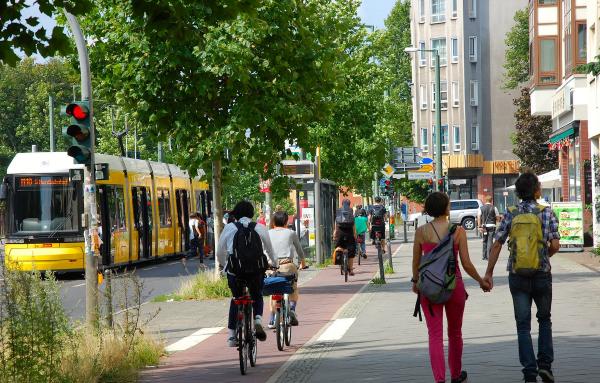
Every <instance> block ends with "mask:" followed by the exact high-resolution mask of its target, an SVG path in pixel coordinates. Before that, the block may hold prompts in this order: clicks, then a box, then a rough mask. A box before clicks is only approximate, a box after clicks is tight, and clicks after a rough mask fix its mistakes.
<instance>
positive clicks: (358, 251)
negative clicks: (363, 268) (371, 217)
mask: <svg viewBox="0 0 600 383" xmlns="http://www.w3.org/2000/svg"><path fill="white" fill-rule="evenodd" d="M356 256H357V257H358V265H359V266H360V259H361V258H362V250H361V249H360V243H358V249H357V251H356Z"/></svg>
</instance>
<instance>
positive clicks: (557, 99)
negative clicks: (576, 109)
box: [552, 87, 573, 118]
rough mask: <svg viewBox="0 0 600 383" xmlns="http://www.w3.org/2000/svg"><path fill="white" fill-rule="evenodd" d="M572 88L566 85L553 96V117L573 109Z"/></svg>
mask: <svg viewBox="0 0 600 383" xmlns="http://www.w3.org/2000/svg"><path fill="white" fill-rule="evenodd" d="M572 106H573V104H572V102H571V88H569V87H565V88H563V89H561V90H560V91H559V92H558V93H556V94H555V95H554V97H552V118H556V117H558V116H560V115H561V114H564V113H567V112H570V111H571V108H572Z"/></svg>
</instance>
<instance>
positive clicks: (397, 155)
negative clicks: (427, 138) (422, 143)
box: [392, 147, 421, 163]
mask: <svg viewBox="0 0 600 383" xmlns="http://www.w3.org/2000/svg"><path fill="white" fill-rule="evenodd" d="M392 151H393V153H394V160H395V161H396V162H397V163H403V162H419V161H420V160H421V157H420V156H419V153H421V149H419V148H417V147H408V148H394V149H393V150H392Z"/></svg>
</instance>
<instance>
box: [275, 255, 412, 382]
mask: <svg viewBox="0 0 600 383" xmlns="http://www.w3.org/2000/svg"><path fill="white" fill-rule="evenodd" d="M401 249H402V245H400V246H399V247H398V249H396V251H395V252H394V257H396V255H397V254H398V252H399V251H400V250H401ZM377 275H379V270H378V271H377V272H376V273H375V274H374V277H375V276H377ZM389 287H390V285H383V284H374V283H368V284H366V285H365V286H364V287H363V288H362V289H361V290H360V291H359V292H358V293H357V294H356V295H355V296H354V297H353V298H352V299H351V300H350V301H348V302H347V303H346V304H345V305H344V306H343V307H342V308H341V309H340V310H339V311H338V312H337V314H336V315H335V316H334V317H333V318H332V320H333V319H340V318H356V317H358V315H359V314H360V312H361V311H362V310H363V309H364V308H365V307H366V306H367V304H368V303H369V302H370V301H371V299H372V298H373V296H374V294H375V293H376V292H378V291H382V290H386V289H387V288H389ZM327 327H328V326H325V327H324V328H322V329H321V331H319V332H318V333H317V334H315V336H313V337H312V339H311V340H310V341H309V342H307V343H306V344H305V345H304V346H302V347H301V348H300V349H299V350H298V351H297V352H296V353H295V354H294V355H292V356H291V357H290V359H288V361H287V362H286V363H285V364H284V365H283V366H281V368H279V370H277V372H275V374H274V375H273V376H272V377H271V378H270V379H269V380H268V381H267V383H289V382H294V383H306V382H308V381H310V379H311V377H312V375H313V374H314V373H315V371H316V370H317V369H318V367H319V365H320V363H321V361H322V360H323V358H324V357H325V356H326V355H327V353H329V352H330V351H331V350H332V349H333V347H334V346H335V344H336V343H337V341H327V342H324V341H319V340H318V339H319V337H320V336H321V334H322V333H323V332H324V331H325V330H326V329H327Z"/></svg>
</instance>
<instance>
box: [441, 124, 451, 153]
mask: <svg viewBox="0 0 600 383" xmlns="http://www.w3.org/2000/svg"><path fill="white" fill-rule="evenodd" d="M441 128H442V153H448V152H449V149H450V145H449V144H450V142H449V141H450V137H449V135H448V125H442V126H441Z"/></svg>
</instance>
